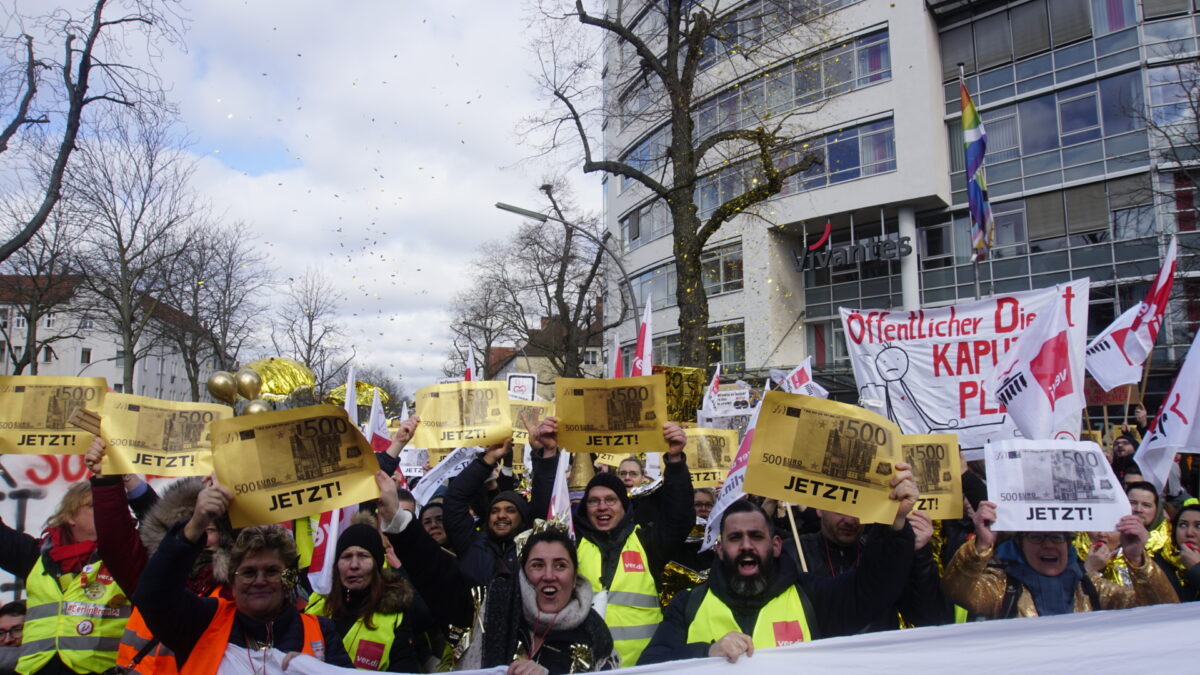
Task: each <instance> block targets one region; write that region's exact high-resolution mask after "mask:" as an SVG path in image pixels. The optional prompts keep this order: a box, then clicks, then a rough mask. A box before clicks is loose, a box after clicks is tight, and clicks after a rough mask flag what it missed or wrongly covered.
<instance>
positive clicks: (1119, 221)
mask: <svg viewBox="0 0 1200 675" xmlns="http://www.w3.org/2000/svg"><path fill="white" fill-rule="evenodd" d="M1112 227H1113V239H1115V240H1117V241H1120V240H1122V239H1137V238H1139V237H1149V236H1151V235H1152V234H1154V232H1155V229H1154V207H1151V206H1137V207H1134V208H1131V209H1119V210H1116V211H1113V212H1112Z"/></svg>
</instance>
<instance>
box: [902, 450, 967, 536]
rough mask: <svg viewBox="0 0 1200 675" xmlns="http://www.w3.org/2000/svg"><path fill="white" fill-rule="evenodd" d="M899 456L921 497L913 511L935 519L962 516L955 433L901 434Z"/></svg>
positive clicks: (960, 463) (960, 468) (960, 462)
mask: <svg viewBox="0 0 1200 675" xmlns="http://www.w3.org/2000/svg"><path fill="white" fill-rule="evenodd" d="M900 454H901V455H902V456H903V457H904V461H905V462H907V463H908V465H909V466H911V467H912V474H913V479H914V480H916V481H917V490H919V491H920V493H921V496H920V498H919V499H918V500H917V506H916V510H918V511H923V512H924V513H926V514H928V515H929V517H930V518H933V519H934V520H947V519H948V520H957V519H959V518H962V517H963V494H962V461H961V458H960V457H959V454H958V437H957V436H955V435H954V434H904V435H903V436H901V437H900Z"/></svg>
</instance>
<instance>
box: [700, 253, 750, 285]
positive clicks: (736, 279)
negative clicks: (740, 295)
mask: <svg viewBox="0 0 1200 675" xmlns="http://www.w3.org/2000/svg"><path fill="white" fill-rule="evenodd" d="M700 274H701V276H702V278H703V280H704V292H705V293H706V294H708V295H710V296H712V295H718V294H721V293H728V292H731V291H738V290H741V288H742V245H741V244H740V243H737V244H732V245H729V246H722V247H720V248H717V249H713V250H711V251H705V252H704V254H703V255H701V257H700Z"/></svg>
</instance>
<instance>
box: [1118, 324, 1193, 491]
mask: <svg viewBox="0 0 1200 675" xmlns="http://www.w3.org/2000/svg"><path fill="white" fill-rule="evenodd" d="M1197 344H1200V332H1198V333H1196V338H1195V339H1194V340H1192V346H1191V348H1189V349H1188V353H1187V358H1185V359H1184V360H1183V367H1182V368H1180V369H1179V374H1178V375H1176V376H1175V383H1174V384H1172V385H1171V391H1170V392H1168V393H1167V397H1166V398H1165V399H1163V404H1162V407H1161V408H1159V409H1158V415H1157V416H1156V417H1155V418H1154V422H1153V423H1151V424H1150V430H1149V433H1147V434H1146V437H1145V438H1143V439H1142V442H1141V444H1140V445H1138V449H1137V453H1136V454H1134V456H1133V461H1134V462H1135V463H1137V465H1138V467H1139V468H1140V469H1141V470H1142V474H1143V475H1144V476H1145V477H1146V480H1148V481H1150V482H1151V483H1154V485H1155V486H1156V487H1157V488H1158V491H1159V493H1160V494H1161V493H1162V489H1163V486H1165V485H1166V484H1167V477H1168V476H1169V475H1170V474H1171V464H1172V463H1173V462H1174V461H1175V454H1176V453H1179V452H1187V453H1193V454H1195V453H1200V424H1197V423H1196V417H1197V415H1200V387H1197V386H1196V383H1197V382H1200V348H1197V347H1196V345H1197Z"/></svg>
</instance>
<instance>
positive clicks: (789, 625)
mask: <svg viewBox="0 0 1200 675" xmlns="http://www.w3.org/2000/svg"><path fill="white" fill-rule="evenodd" d="M771 629H772V630H774V631H775V646H776V647H786V646H788V645H794V644H796V643H798V642H804V629H802V628H800V622H799V621H776V622H775V623H773V624H771Z"/></svg>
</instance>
